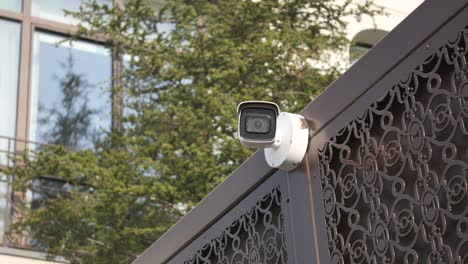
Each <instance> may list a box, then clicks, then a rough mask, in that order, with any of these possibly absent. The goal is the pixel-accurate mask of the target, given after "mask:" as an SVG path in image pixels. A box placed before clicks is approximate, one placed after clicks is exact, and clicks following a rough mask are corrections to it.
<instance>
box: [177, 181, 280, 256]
mask: <svg viewBox="0 0 468 264" xmlns="http://www.w3.org/2000/svg"><path fill="white" fill-rule="evenodd" d="M284 177H285V176H284V175H276V179H275V177H273V179H272V180H270V182H267V183H266V184H264V185H261V186H260V187H259V188H258V189H257V190H255V191H254V194H252V195H251V197H248V198H249V199H244V200H243V201H242V202H241V203H240V204H239V205H237V206H236V207H235V208H233V209H232V210H230V212H229V213H228V214H227V215H226V216H225V217H224V218H222V219H221V220H220V221H218V222H217V223H216V224H215V225H213V226H212V227H210V229H208V230H207V231H206V232H205V233H204V234H202V235H201V236H200V237H199V238H198V239H197V240H195V241H194V242H192V243H191V244H190V245H189V246H188V247H187V248H186V249H184V251H183V252H182V253H181V254H178V256H176V257H175V258H174V259H173V260H172V261H171V262H170V263H184V264H202V263H204V264H205V263H206V264H207V263H210V264H214V263H219V264H228V263H232V264H238V263H239V264H240V263H252V264H254V263H258V264H260V263H276V264H286V263H288V254H287V246H286V244H287V234H286V233H287V231H286V230H287V229H288V228H287V225H288V223H285V221H286V222H288V220H285V212H287V211H288V210H287V209H285V208H284V207H285V206H286V204H287V203H288V201H287V198H286V201H285V198H284V197H285V194H284V193H283V192H282V190H283V189H284V188H283V186H282V184H283V183H282V182H285V181H284ZM277 179H281V180H280V182H276V183H275V182H274V181H275V180H277ZM255 192H256V193H255Z"/></svg>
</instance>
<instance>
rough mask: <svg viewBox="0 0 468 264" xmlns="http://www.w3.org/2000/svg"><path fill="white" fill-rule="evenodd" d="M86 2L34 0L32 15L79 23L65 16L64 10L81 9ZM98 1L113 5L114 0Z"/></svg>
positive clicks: (84, 0)
mask: <svg viewBox="0 0 468 264" xmlns="http://www.w3.org/2000/svg"><path fill="white" fill-rule="evenodd" d="M86 2H87V1H86V0H32V15H33V16H37V17H40V18H44V19H48V20H54V21H58V22H62V23H68V24H77V23H78V22H79V21H78V20H77V19H75V18H73V17H71V16H65V14H64V10H68V11H79V8H80V5H82V4H84V3H86ZM97 2H98V3H99V4H108V5H109V6H112V0H98V1H97Z"/></svg>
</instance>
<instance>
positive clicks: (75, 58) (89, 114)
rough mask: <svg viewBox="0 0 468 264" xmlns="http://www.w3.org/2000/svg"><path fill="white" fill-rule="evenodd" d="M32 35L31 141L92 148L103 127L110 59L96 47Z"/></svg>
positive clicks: (107, 107)
mask: <svg viewBox="0 0 468 264" xmlns="http://www.w3.org/2000/svg"><path fill="white" fill-rule="evenodd" d="M63 39H64V38H63V37H61V36H58V35H53V34H49V33H43V32H36V33H35V34H34V52H33V54H34V55H33V69H32V71H33V75H32V92H31V118H30V120H31V123H30V132H29V134H30V137H31V140H33V141H37V142H40V143H50V144H61V145H64V146H66V147H70V148H73V149H82V148H89V147H92V145H93V143H94V142H95V140H96V139H98V137H99V134H100V132H102V131H103V130H109V128H110V124H111V121H110V113H111V96H110V91H109V90H110V89H109V87H110V83H111V67H112V63H111V57H110V55H109V52H108V51H107V50H106V49H105V48H104V47H102V46H101V45H98V44H95V43H91V42H85V41H74V42H73V43H72V44H70V43H68V42H64V43H61V44H58V46H57V43H58V42H59V41H62V40H63Z"/></svg>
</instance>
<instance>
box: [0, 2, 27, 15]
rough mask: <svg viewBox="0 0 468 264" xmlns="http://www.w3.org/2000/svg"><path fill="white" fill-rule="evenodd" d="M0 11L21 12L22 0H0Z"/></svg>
mask: <svg viewBox="0 0 468 264" xmlns="http://www.w3.org/2000/svg"><path fill="white" fill-rule="evenodd" d="M0 9H5V10H8V11H13V12H21V9H22V0H0Z"/></svg>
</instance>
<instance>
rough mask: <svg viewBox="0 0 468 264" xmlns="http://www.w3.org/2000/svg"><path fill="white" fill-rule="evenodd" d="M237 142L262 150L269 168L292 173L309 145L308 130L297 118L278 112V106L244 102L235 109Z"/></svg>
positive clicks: (302, 120) (299, 118) (305, 124)
mask: <svg viewBox="0 0 468 264" xmlns="http://www.w3.org/2000/svg"><path fill="white" fill-rule="evenodd" d="M237 114H238V116H239V127H238V133H239V140H240V142H241V144H242V145H244V146H246V147H250V148H257V149H259V148H264V149H265V150H264V151H265V159H266V161H267V163H268V164H269V165H270V166H271V167H273V168H278V169H282V170H286V171H290V170H293V169H294V168H296V167H297V165H299V163H301V161H302V159H303V158H304V155H305V153H306V150H307V145H308V141H309V127H308V125H307V121H306V120H305V118H304V117H303V116H301V115H297V114H291V113H286V112H281V111H280V109H279V107H278V105H277V104H275V103H272V102H265V101H246V102H242V103H240V104H239V106H238V108H237Z"/></svg>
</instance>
